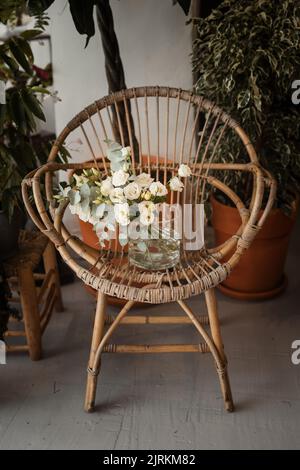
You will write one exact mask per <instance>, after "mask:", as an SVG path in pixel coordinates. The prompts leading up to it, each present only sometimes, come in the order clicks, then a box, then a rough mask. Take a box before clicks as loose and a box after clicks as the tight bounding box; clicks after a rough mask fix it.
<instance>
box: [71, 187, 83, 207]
mask: <svg viewBox="0 0 300 470" xmlns="http://www.w3.org/2000/svg"><path fill="white" fill-rule="evenodd" d="M68 198H69V200H70V204H71V205H72V206H75V204H78V203H79V202H80V200H81V197H80V193H79V191H75V190H74V189H71V190H70V191H69V192H68Z"/></svg>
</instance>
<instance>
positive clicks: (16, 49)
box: [9, 39, 32, 75]
mask: <svg viewBox="0 0 300 470" xmlns="http://www.w3.org/2000/svg"><path fill="white" fill-rule="evenodd" d="M9 48H10V51H11V53H12V55H13V56H14V58H15V59H16V61H17V62H18V63H19V64H20V65H21V67H23V69H24V70H25V72H26V73H28V75H32V68H31V67H30V64H29V62H28V59H27V57H26V55H25V54H24V52H23V51H22V49H21V48H20V46H19V45H18V44H17V43H16V40H15V39H12V40H11V41H9Z"/></svg>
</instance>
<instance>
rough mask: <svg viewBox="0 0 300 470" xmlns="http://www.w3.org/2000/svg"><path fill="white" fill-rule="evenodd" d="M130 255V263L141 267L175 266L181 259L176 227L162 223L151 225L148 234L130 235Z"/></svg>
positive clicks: (159, 267)
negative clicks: (172, 227)
mask: <svg viewBox="0 0 300 470" xmlns="http://www.w3.org/2000/svg"><path fill="white" fill-rule="evenodd" d="M128 257H129V262H130V264H132V265H134V266H137V267H138V268H141V269H146V270H151V271H160V270H164V269H168V268H173V267H174V266H175V265H176V264H177V263H178V262H179V260H180V237H179V235H178V234H177V233H176V232H175V231H174V229H171V228H169V227H168V228H167V227H165V226H164V227H163V226H162V225H161V224H159V225H158V226H155V227H149V228H148V230H147V233H146V236H145V233H144V236H140V237H139V236H136V237H135V238H130V237H129V242H128Z"/></svg>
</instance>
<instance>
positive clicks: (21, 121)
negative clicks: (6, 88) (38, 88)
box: [9, 91, 27, 134]
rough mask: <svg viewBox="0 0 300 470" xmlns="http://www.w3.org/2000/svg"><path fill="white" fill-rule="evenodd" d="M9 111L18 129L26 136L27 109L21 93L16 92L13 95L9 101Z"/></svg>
mask: <svg viewBox="0 0 300 470" xmlns="http://www.w3.org/2000/svg"><path fill="white" fill-rule="evenodd" d="M9 109H10V114H11V117H12V119H13V121H14V122H15V123H16V126H17V128H18V129H19V130H20V131H21V132H22V133H23V134H25V133H26V132H27V126H26V117H25V108H24V104H23V100H22V98H21V96H20V94H19V92H17V91H15V92H13V93H12V95H11V97H10V100H9Z"/></svg>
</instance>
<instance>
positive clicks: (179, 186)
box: [169, 176, 184, 192]
mask: <svg viewBox="0 0 300 470" xmlns="http://www.w3.org/2000/svg"><path fill="white" fill-rule="evenodd" d="M169 185H170V189H171V190H172V191H179V192H181V191H182V190H183V188H184V184H183V182H182V181H180V179H179V178H178V176H174V177H173V178H171V179H170V181H169Z"/></svg>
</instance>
